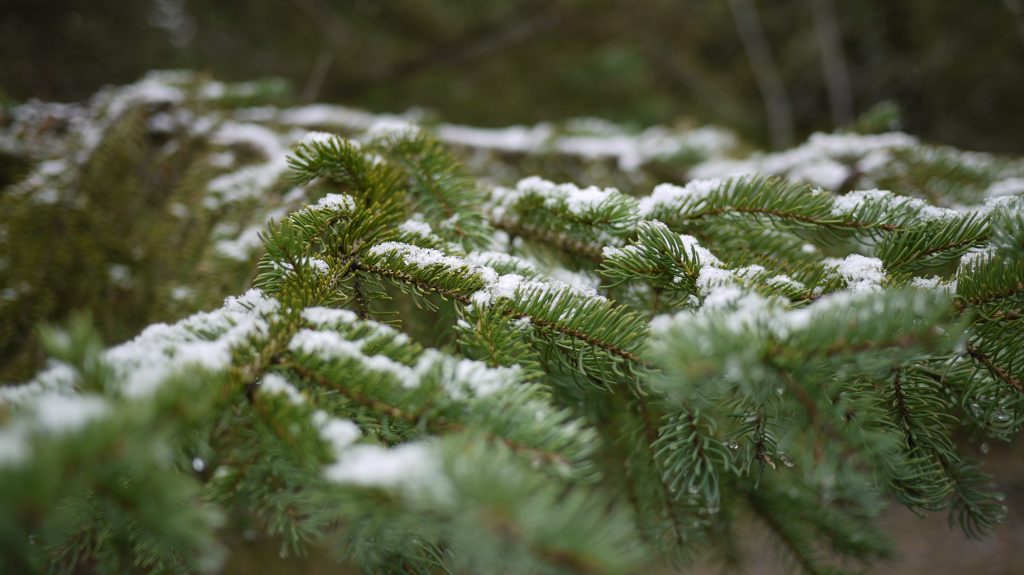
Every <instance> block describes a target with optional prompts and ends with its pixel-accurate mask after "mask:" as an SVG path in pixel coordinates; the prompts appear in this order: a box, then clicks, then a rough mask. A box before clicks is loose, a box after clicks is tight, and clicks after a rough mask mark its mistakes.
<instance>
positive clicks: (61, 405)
mask: <svg viewBox="0 0 1024 575" xmlns="http://www.w3.org/2000/svg"><path fill="white" fill-rule="evenodd" d="M32 407H33V410H34V411H35V416H36V420H35V423H36V425H37V426H38V427H39V428H40V429H42V430H43V431H47V432H50V433H70V432H72V431H75V430H77V429H79V428H81V427H82V426H84V425H85V424H87V423H89V422H90V421H92V420H94V419H97V418H100V417H102V416H103V415H105V414H106V413H107V412H108V411H109V409H110V407H109V406H108V405H107V402H106V400H104V399H103V398H102V397H99V396H96V395H84V394H80V395H68V394H63V393H54V392H48V393H44V394H43V395H40V396H38V397H36V398H35V400H34V401H33V405H32Z"/></svg>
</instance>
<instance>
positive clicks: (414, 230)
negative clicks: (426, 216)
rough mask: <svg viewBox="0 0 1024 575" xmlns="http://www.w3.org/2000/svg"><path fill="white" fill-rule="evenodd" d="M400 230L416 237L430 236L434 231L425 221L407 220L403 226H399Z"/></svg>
mask: <svg viewBox="0 0 1024 575" xmlns="http://www.w3.org/2000/svg"><path fill="white" fill-rule="evenodd" d="M398 229H399V230H401V231H402V232H404V233H407V234H410V235H414V236H429V235H430V234H431V233H433V231H434V230H433V229H431V227H430V224H428V223H427V222H424V221H423V220H405V221H404V222H402V225H400V226H398Z"/></svg>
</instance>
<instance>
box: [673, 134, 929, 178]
mask: <svg viewBox="0 0 1024 575" xmlns="http://www.w3.org/2000/svg"><path fill="white" fill-rule="evenodd" d="M916 145H918V140H917V138H914V137H913V136H909V135H907V134H903V133H900V132H891V133H887V134H871V135H864V134H853V133H835V134H824V133H816V134H812V135H811V137H810V138H809V139H808V140H807V141H806V142H805V143H803V144H801V145H800V146H797V147H795V148H792V149H789V150H786V151H783V152H777V153H773V154H762V155H755V156H753V157H751V158H748V159H745V160H729V159H718V158H713V159H711V160H708V161H706V162H704V163H702V164H700V165H697V166H695V167H694V168H693V169H692V170H691V171H690V175H691V176H692V177H694V178H712V177H714V178H728V177H735V176H745V175H753V174H761V175H779V176H786V177H788V178H790V179H793V180H797V181H802V182H806V183H808V184H811V185H814V186H821V187H823V188H825V189H829V190H836V189H837V188H838V187H839V186H841V185H842V184H843V182H845V181H846V180H847V179H848V178H849V177H850V175H852V173H853V170H854V169H855V166H858V160H860V161H865V162H867V163H865V164H864V166H863V167H872V168H875V167H878V166H881V165H884V164H886V163H888V162H889V159H890V153H891V151H892V150H898V149H905V148H910V147H914V146H916Z"/></svg>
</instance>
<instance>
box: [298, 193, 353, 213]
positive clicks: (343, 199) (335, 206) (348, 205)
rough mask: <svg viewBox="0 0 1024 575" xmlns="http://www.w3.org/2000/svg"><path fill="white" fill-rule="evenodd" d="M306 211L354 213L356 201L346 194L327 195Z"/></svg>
mask: <svg viewBox="0 0 1024 575" xmlns="http://www.w3.org/2000/svg"><path fill="white" fill-rule="evenodd" d="M307 209H313V210H331V211H337V212H343V213H352V212H355V211H356V201H355V200H354V199H353V198H352V196H350V195H348V194H327V195H326V196H324V197H322V198H320V199H319V200H318V201H317V203H316V204H315V205H312V206H307Z"/></svg>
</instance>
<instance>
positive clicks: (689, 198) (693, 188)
mask: <svg viewBox="0 0 1024 575" xmlns="http://www.w3.org/2000/svg"><path fill="white" fill-rule="evenodd" d="M721 185H722V180H720V179H718V178H710V179H697V180H692V181H690V182H689V183H687V184H686V185H685V186H677V185H674V184H659V185H658V186H655V188H654V191H653V192H651V195H649V196H647V197H644V198H641V199H640V215H641V216H642V217H644V218H651V217H655V216H656V214H658V213H659V212H662V211H666V212H671V213H673V214H674V213H686V212H687V211H689V210H692V209H693V208H695V207H696V206H698V205H699V204H700V202H701V201H702V200H703V199H704V198H706V197H707V196H708V195H709V194H710V193H711V192H713V191H714V190H716V189H717V188H718V187H720V186H721Z"/></svg>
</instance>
